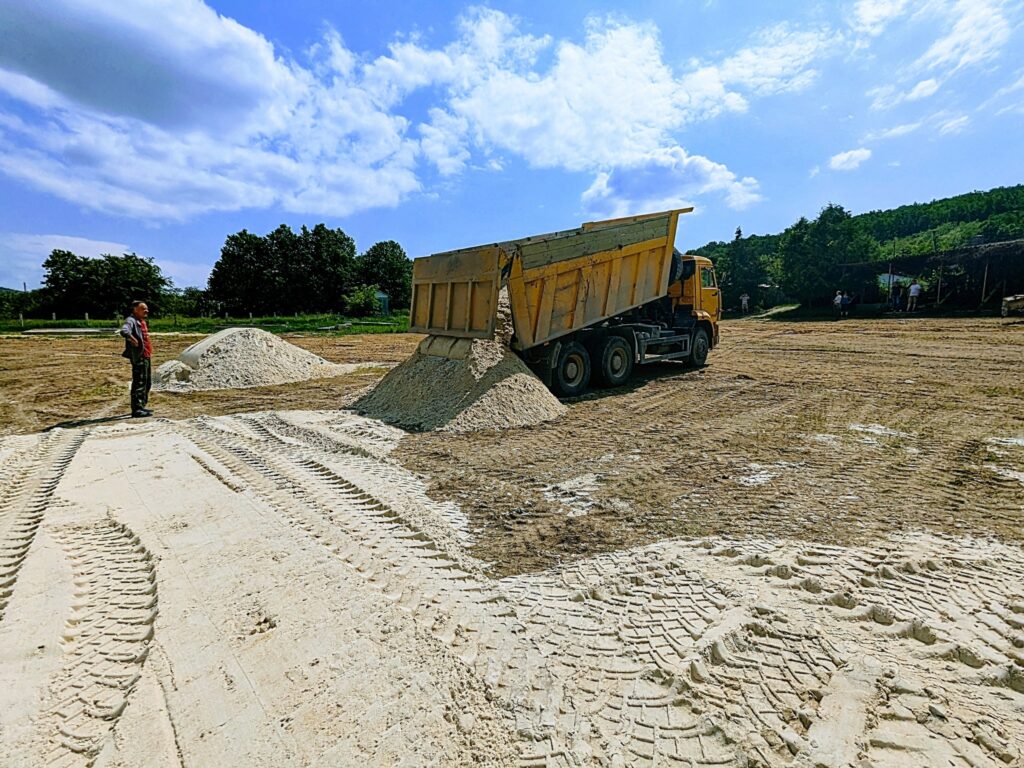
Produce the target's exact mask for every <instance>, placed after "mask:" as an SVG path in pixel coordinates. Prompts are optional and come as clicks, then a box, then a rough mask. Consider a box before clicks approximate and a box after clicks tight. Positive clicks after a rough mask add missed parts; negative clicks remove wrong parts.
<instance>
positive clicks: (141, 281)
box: [43, 249, 172, 317]
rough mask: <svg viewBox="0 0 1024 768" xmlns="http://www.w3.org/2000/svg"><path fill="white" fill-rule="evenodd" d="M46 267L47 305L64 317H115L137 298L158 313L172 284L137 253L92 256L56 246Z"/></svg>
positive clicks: (44, 289) (45, 291) (155, 266)
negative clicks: (93, 257)
mask: <svg viewBox="0 0 1024 768" xmlns="http://www.w3.org/2000/svg"><path fill="white" fill-rule="evenodd" d="M43 269H44V272H45V274H44V277H43V292H44V294H45V297H46V299H45V305H46V306H47V307H48V308H49V310H50V311H53V312H56V313H57V314H58V315H60V316H63V317H72V316H80V315H81V314H83V313H85V312H88V313H90V314H91V315H92V316H93V317H112V316H114V315H120V314H123V313H125V312H127V311H128V307H129V305H130V303H131V302H132V301H133V300H135V299H142V300H145V301H147V302H149V303H150V304H151V305H152V308H153V310H154V312H156V311H159V307H160V303H161V301H162V298H163V296H164V295H165V293H166V292H167V291H169V290H170V289H171V287H172V286H171V281H170V280H169V279H167V278H166V277H164V275H163V273H162V272H161V271H160V267H158V266H157V265H156V264H155V263H154V262H153V260H152V259H148V258H143V257H142V256H139V255H137V254H134V253H125V254H122V255H121V256H114V255H112V254H104V255H103V256H100V257H99V258H95V259H91V258H85V257H82V256H78V255H76V254H74V253H72V252H71V251H64V250H59V249H57V250H54V251H52V252H51V253H50V256H49V257H48V258H47V259H46V261H44V262H43Z"/></svg>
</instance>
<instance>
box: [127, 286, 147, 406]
mask: <svg viewBox="0 0 1024 768" xmlns="http://www.w3.org/2000/svg"><path fill="white" fill-rule="evenodd" d="M147 317H149V307H147V306H146V302H144V301H133V302H132V313H131V314H130V315H128V317H126V318H125V319H124V325H123V326H121V331H120V333H121V335H122V336H124V352H122V353H121V357H125V358H127V359H128V360H130V361H131V364H132V417H133V418H136V419H141V418H144V417H146V416H152V415H153V412H152V411H150V410H147V409H146V403H148V402H149V389H150V387H151V386H152V385H153V379H152V370H151V366H150V360H151V359H152V357H153V344H152V343H151V342H150V340H149V327H148V326H147V325H146V318H147Z"/></svg>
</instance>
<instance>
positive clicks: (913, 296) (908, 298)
mask: <svg viewBox="0 0 1024 768" xmlns="http://www.w3.org/2000/svg"><path fill="white" fill-rule="evenodd" d="M922 290H923V289H922V288H921V283H919V282H918V281H917V278H916V277H915V278H914V279H913V280H912V281H911V283H910V285H909V286H907V288H906V290H904V288H903V284H902V283H894V284H893V286H892V290H891V291H890V292H889V298H890V300H891V301H892V310H893V312H914V311H915V310H916V309H917V303H918V300H919V299H920V298H921V293H922Z"/></svg>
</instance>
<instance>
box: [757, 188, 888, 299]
mask: <svg viewBox="0 0 1024 768" xmlns="http://www.w3.org/2000/svg"><path fill="white" fill-rule="evenodd" d="M874 250H875V243H874V242H873V241H872V239H871V238H870V237H869V236H868V235H867V233H866V232H865V231H864V229H863V226H862V225H861V224H860V222H858V221H856V220H854V218H853V217H852V216H851V215H850V214H849V212H847V211H846V210H845V209H844V208H843V207H842V206H840V205H835V204H832V203H830V204H829V205H827V206H826V207H825V208H823V209H822V211H821V213H820V214H819V215H818V218H817V219H815V220H814V222H808V221H807V219H804V218H801V219H800V220H799V221H798V222H797V223H796V224H794V225H793V226H792V227H790V228H789V229H787V230H786V231H785V232H783V233H782V238H781V239H780V241H779V251H778V258H777V262H776V263H777V270H778V274H777V277H778V279H779V284H780V285H781V286H782V288H783V289H784V290H785V292H786V293H787V294H789V295H790V296H793V297H795V298H797V299H799V300H800V302H801V303H803V304H806V305H809V306H811V305H814V304H815V303H825V302H827V301H828V300H829V297H830V296H832V295H833V294H834V292H835V290H836V289H837V288H841V287H842V286H840V285H839V283H840V281H841V279H842V276H843V267H842V265H843V264H851V263H857V262H863V261H868V260H869V259H870V258H871V256H872V254H873V253H874Z"/></svg>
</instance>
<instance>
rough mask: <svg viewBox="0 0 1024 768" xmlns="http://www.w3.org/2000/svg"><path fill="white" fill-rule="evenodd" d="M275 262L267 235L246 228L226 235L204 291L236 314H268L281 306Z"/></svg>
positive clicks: (218, 303)
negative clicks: (265, 236)
mask: <svg viewBox="0 0 1024 768" xmlns="http://www.w3.org/2000/svg"><path fill="white" fill-rule="evenodd" d="M278 289H279V280H278V276H277V274H276V264H274V261H273V259H272V257H271V250H270V246H269V243H268V242H267V240H266V238H263V237H260V236H259V235H254V234H252V233H251V232H248V231H247V230H244V229H243V230H242V231H241V232H236V233H235V234H233V235H228V237H227V239H226V240H225V241H224V246H223V247H222V248H221V249H220V258H219V259H217V261H216V263H215V264H214V265H213V269H212V270H211V271H210V278H209V281H208V283H207V292H208V293H209V296H210V299H211V301H213V302H215V303H216V304H217V305H218V308H223V310H224V311H227V312H233V313H235V314H238V313H241V312H254V313H256V314H260V315H262V314H269V313H270V312H274V311H276V310H277V309H282V310H284V309H285V308H284V307H279V306H277V305H278V304H279V303H280V302H281V296H280V293H279V290H278Z"/></svg>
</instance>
